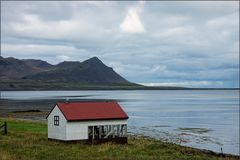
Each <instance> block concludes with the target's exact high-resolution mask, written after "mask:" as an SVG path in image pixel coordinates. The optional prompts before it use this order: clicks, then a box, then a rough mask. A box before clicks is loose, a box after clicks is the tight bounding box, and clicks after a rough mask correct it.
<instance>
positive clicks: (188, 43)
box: [1, 1, 239, 87]
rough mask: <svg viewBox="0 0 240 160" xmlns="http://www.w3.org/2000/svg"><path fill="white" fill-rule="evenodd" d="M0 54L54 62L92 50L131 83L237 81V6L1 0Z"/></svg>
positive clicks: (90, 54)
mask: <svg viewBox="0 0 240 160" xmlns="http://www.w3.org/2000/svg"><path fill="white" fill-rule="evenodd" d="M63 11H64V12H63ZM1 54H2V56H4V57H8V56H14V57H16V58H36V59H43V60H46V61H48V62H50V63H53V64H56V63H59V62H60V61H62V60H79V61H83V60H85V59H88V58H90V57H93V56H97V57H99V58H100V59H101V60H102V61H103V62H104V63H105V64H107V65H108V66H111V67H113V69H115V70H116V71H117V72H119V73H120V74H121V75H122V76H123V77H124V78H126V79H128V80H130V81H132V82H137V83H156V84H158V83H161V84H164V83H165V84H166V83H168V84H172V85H173V84H175V83H178V82H180V84H179V83H178V84H179V85H192V86H194V85H195V86H200V87H201V86H203V87H205V86H207V85H208V86H209V87H211V86H213V87H239V61H238V60H239V5H238V2H234V1H231V2H200V1H199V2H177V1H171V2H164V1H159V2H157V1H146V2H145V1H140V2H139V1H138V2H136V1H128V2H127V1H125V2H118V1H105V2H94V1H91V2H85V1H71V2H69V1H51V2H48V1H42V2H40V1H38V2H35V1H31V2H25V1H3V2H2V3H1ZM187 82H189V83H188V84H187ZM198 82H199V83H198ZM166 85H167V84H166Z"/></svg>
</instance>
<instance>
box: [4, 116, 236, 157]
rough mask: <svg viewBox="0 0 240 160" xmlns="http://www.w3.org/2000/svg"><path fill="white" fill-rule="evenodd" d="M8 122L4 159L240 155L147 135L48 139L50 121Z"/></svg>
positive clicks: (9, 120)
mask: <svg viewBox="0 0 240 160" xmlns="http://www.w3.org/2000/svg"><path fill="white" fill-rule="evenodd" d="M3 121H7V123H8V134H7V135H3V134H2V131H1V134H0V159H1V160H29V159H44V160H48V159H49V160H50V159H51V160H54V159H56V160H61V159H63V160H74V159H84V160H91V159H106V160H108V159H114V160H127V159H133V160H138V159H139V160H149V159H150V160H151V159H160V160H161V159H162V160H192V159H194V160H195V159H196V160H200V159H201V160H208V159H209V160H210V159H211V160H212V159H213V160H214V159H216V160H222V159H225V160H231V159H238V158H239V157H231V156H226V155H224V156H225V157H223V156H221V155H214V154H210V153H206V152H203V151H201V150H198V149H193V148H189V147H182V146H179V145H175V144H171V143H166V142H161V141H157V140H154V139H149V138H144V137H137V138H134V137H129V143H128V144H125V145H120V144H112V143H105V144H99V145H90V144H85V143H84V142H77V143H64V142H57V141H48V139H47V125H46V124H45V123H40V122H30V121H21V120H16V119H11V118H8V119H0V125H1V124H3Z"/></svg>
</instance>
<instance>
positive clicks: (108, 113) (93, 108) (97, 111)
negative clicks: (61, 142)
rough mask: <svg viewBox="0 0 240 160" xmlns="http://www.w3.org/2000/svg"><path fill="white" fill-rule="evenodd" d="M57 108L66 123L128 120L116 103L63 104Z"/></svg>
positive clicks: (58, 104) (59, 104)
mask: <svg viewBox="0 0 240 160" xmlns="http://www.w3.org/2000/svg"><path fill="white" fill-rule="evenodd" d="M57 106H58V107H59V109H60V110H61V112H62V113H63V115H64V116H65V118H66V119H67V120H68V121H81V120H100V119H128V115H127V114H126V113H125V112H124V111H123V109H122V108H121V107H120V106H119V104H118V103H117V102H116V101H111V102H64V103H57Z"/></svg>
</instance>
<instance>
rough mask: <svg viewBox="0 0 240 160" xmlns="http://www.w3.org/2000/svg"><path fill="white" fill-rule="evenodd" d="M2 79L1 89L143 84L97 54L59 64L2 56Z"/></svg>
mask: <svg viewBox="0 0 240 160" xmlns="http://www.w3.org/2000/svg"><path fill="white" fill-rule="evenodd" d="M0 79H1V84H0V87H1V89H2V90H14V89H17V90H18V89H24V90H25V89H36V90H37V89H80V88H82V87H83V88H84V87H85V88H89V87H90V88H91V87H93V86H94V87H93V88H96V87H97V88H99V87H100V88H105V87H107V88H108V87H109V86H111V87H113V88H114V86H117V87H118V88H122V86H131V87H132V86H135V87H139V86H141V85H138V84H135V83H131V82H129V81H127V80H126V79H124V78H123V77H122V76H120V75H119V74H118V73H116V72H115V71H114V70H113V69H112V68H111V67H108V66H106V65H105V64H104V63H103V62H102V61H101V60H100V59H98V58H97V57H93V58H90V59H88V60H86V61H83V62H79V61H64V62H61V63H59V64H57V65H52V64H49V63H47V62H46V61H42V60H35V59H22V60H21V59H16V58H13V57H9V58H3V57H0Z"/></svg>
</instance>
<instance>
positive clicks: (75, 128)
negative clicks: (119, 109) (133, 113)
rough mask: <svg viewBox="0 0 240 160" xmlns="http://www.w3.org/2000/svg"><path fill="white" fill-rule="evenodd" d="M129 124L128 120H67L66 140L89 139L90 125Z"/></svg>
mask: <svg viewBox="0 0 240 160" xmlns="http://www.w3.org/2000/svg"><path fill="white" fill-rule="evenodd" d="M117 124H127V120H99V121H76V122H67V124H66V127H67V128H66V140H84V139H88V126H96V125H117Z"/></svg>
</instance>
